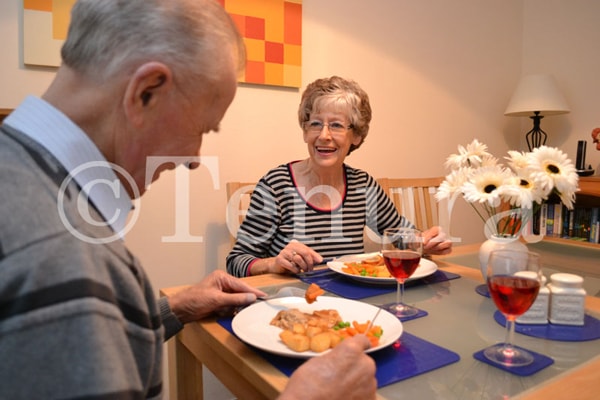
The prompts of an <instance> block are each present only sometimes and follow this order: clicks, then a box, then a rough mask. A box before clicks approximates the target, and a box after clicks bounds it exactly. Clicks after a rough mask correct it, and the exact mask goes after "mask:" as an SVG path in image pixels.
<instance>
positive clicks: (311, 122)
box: [227, 76, 451, 277]
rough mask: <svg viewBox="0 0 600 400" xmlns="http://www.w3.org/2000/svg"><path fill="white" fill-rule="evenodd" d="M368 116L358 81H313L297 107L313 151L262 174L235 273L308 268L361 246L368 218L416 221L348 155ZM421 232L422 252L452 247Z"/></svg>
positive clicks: (388, 223)
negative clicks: (349, 161)
mask: <svg viewBox="0 0 600 400" xmlns="http://www.w3.org/2000/svg"><path fill="white" fill-rule="evenodd" d="M370 121H371V106H370V104H369V97H368V96H367V93H365V91H363V90H362V89H361V88H360V86H358V84H356V82H353V81H350V80H346V79H343V78H340V77H337V76H333V77H331V78H325V79H318V80H316V81H315V82H313V83H311V84H310V85H308V87H307V88H306V90H305V91H304V93H303V94H302V99H301V102H300V107H299V110H298V122H299V124H300V127H301V128H302V135H303V138H304V142H305V143H306V145H307V148H308V158H306V159H304V160H299V161H292V162H290V163H287V164H283V165H280V166H278V167H276V168H274V169H272V170H270V171H269V172H268V173H267V174H266V175H265V176H263V177H262V178H261V179H260V181H259V182H258V184H257V186H256V188H255V190H254V192H253V195H252V198H251V200H250V206H249V209H248V213H247V215H246V218H245V220H244V222H243V223H242V225H241V226H240V229H239V231H238V235H237V241H236V243H235V246H234V247H233V249H232V251H231V252H230V253H229V255H228V256H227V271H228V272H229V273H230V274H232V275H235V276H240V277H242V276H249V275H258V274H264V273H299V272H302V271H310V270H312V268H313V266H314V265H318V264H320V263H322V261H323V258H324V257H337V256H342V255H345V254H360V253H364V243H363V237H364V236H363V232H364V228H365V226H368V227H369V228H371V230H373V231H374V232H377V233H379V234H381V233H382V232H383V231H384V229H386V228H390V227H401V226H412V224H411V222H410V221H408V220H406V219H405V218H404V217H402V216H400V215H398V213H397V211H396V208H395V207H394V205H393V203H392V202H391V200H390V199H389V198H388V197H387V195H386V194H385V193H384V191H383V189H382V188H381V187H380V186H379V185H378V184H377V182H376V181H375V179H374V178H373V177H372V176H370V175H369V174H368V173H366V172H364V171H362V170H359V169H356V168H352V167H350V166H348V165H346V164H345V163H344V161H345V160H346V156H348V155H349V154H351V153H352V152H353V151H354V150H356V149H358V148H359V147H360V146H361V145H362V143H363V142H364V141H365V138H366V137H367V134H368V132H369V123H370ZM424 236H425V246H424V250H425V252H427V253H429V254H446V253H449V252H450V250H451V243H450V241H447V240H445V239H444V236H443V234H441V231H440V229H439V228H438V227H435V228H432V229H430V230H429V231H427V232H425V235H424Z"/></svg>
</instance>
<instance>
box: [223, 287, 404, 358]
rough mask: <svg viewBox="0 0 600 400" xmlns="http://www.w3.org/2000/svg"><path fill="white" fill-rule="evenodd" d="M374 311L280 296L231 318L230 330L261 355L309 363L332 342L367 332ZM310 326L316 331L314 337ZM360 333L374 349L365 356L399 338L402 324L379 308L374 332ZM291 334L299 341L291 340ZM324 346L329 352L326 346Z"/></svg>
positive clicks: (324, 299) (343, 302) (339, 301)
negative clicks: (289, 358) (346, 336)
mask: <svg viewBox="0 0 600 400" xmlns="http://www.w3.org/2000/svg"><path fill="white" fill-rule="evenodd" d="M378 310H380V309H379V308H378V307H375V306H373V305H371V304H368V303H363V302H360V301H356V300H349V299H344V298H341V297H330V296H319V298H318V299H317V300H316V301H315V302H313V303H311V304H308V303H307V302H306V300H305V299H304V298H302V297H282V298H277V299H272V300H268V301H262V302H258V303H254V304H252V305H250V306H248V307H246V308H244V309H243V310H242V311H240V312H239V313H238V314H236V316H235V317H234V318H233V321H232V322H231V327H232V329H233V332H234V333H235V334H236V336H237V337H238V338H240V339H241V340H242V341H243V342H245V343H247V344H249V345H251V346H254V347H257V348H259V349H261V350H264V351H267V352H270V353H273V354H277V355H281V356H288V357H294V358H310V357H315V356H319V355H322V354H325V353H327V352H328V351H330V349H331V348H332V347H331V346H335V343H339V342H338V340H337V339H335V338H336V337H343V336H344V335H349V336H352V334H351V331H352V330H354V331H360V330H361V327H362V328H364V329H363V330H366V329H367V328H368V324H369V322H370V320H371V319H372V318H373V317H374V316H375V315H376V314H377V311H378ZM315 318H317V319H316V320H315ZM328 326H331V327H330V328H327V327H328ZM315 327H317V328H319V329H321V331H319V332H317V331H316V330H314V329H313V328H315ZM284 332H286V333H287V334H286V333H284ZM289 332H291V333H289ZM356 333H357V332H354V334H356ZM364 333H365V334H366V335H367V337H369V338H370V340H371V341H372V344H373V345H372V347H371V348H369V349H367V350H366V352H367V353H370V352H373V351H377V350H379V349H382V348H384V347H387V346H389V345H391V344H392V343H394V342H396V341H397V340H398V338H399V337H400V335H402V323H401V322H400V320H399V319H398V318H396V317H395V316H394V315H392V314H391V313H390V312H389V311H386V310H384V309H381V311H380V312H379V315H378V316H377V319H376V320H375V323H374V324H373V327H372V328H371V329H370V330H369V332H364ZM293 334H297V335H298V336H293V337H292V336H291V335H293ZM372 336H376V338H375V339H374V338H373V337H372ZM327 337H328V338H327ZM307 340H308V343H309V348H308V349H306V345H305V343H306V341H307ZM342 340H343V339H342ZM313 342H314V343H313ZM317 342H318V343H317ZM326 342H328V343H329V347H327V346H325V344H327V343H326ZM313 346H314V347H313ZM313 349H315V350H316V351H315V350H313Z"/></svg>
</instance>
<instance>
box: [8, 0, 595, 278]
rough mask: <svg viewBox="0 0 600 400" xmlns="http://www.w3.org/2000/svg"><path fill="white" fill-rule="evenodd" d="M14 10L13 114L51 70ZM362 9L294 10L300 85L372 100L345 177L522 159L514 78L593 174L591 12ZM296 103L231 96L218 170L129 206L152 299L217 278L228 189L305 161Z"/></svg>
mask: <svg viewBox="0 0 600 400" xmlns="http://www.w3.org/2000/svg"><path fill="white" fill-rule="evenodd" d="M20 4H21V2H20V1H17V0H5V1H2V2H0V37H2V38H3V44H2V53H1V54H2V61H3V62H2V63H1V64H0V108H13V107H15V106H16V105H17V104H18V103H19V102H20V100H21V99H22V97H23V96H25V95H26V94H30V93H31V94H35V95H40V94H41V93H42V92H43V90H44V88H45V87H46V86H47V85H48V84H49V82H50V80H51V79H52V77H53V75H54V70H53V69H44V68H24V67H23V66H22V54H21V50H20V43H21V36H22V35H21V34H20V25H19V22H18V21H19V19H20V18H19V17H20V11H19V7H20ZM369 4H371V9H369V6H366V5H365V2H364V1H362V0H327V1H321V0H304V2H303V16H304V20H303V70H302V73H303V84H304V86H305V85H306V84H307V83H309V82H311V81H312V80H314V79H316V78H319V77H323V76H328V75H332V74H337V75H341V76H344V77H348V78H353V79H355V80H357V81H358V82H359V83H360V84H361V85H362V86H363V87H364V88H365V89H366V90H367V91H368V92H369V94H370V96H371V101H372V106H373V114H374V119H373V122H372V129H371V132H370V134H369V137H368V138H367V141H366V143H365V144H364V145H363V147H362V148H361V149H360V150H359V151H357V152H356V154H353V155H352V156H350V157H349V158H348V159H347V162H348V163H349V164H350V165H352V166H354V167H358V168H363V169H366V170H368V171H369V172H371V173H372V175H374V176H375V177H380V176H389V177H423V176H433V175H442V174H444V169H443V163H444V161H445V159H446V157H447V155H448V154H450V153H451V152H455V151H456V146H457V145H458V144H466V143H467V142H470V141H471V140H472V139H473V138H478V139H479V140H480V141H483V142H485V143H487V144H488V145H489V147H490V150H491V151H492V152H494V153H495V154H496V155H498V156H503V155H504V153H505V151H506V150H507V149H508V148H511V149H521V150H525V149H526V148H525V147H526V144H525V142H524V133H525V132H526V131H528V130H529V129H530V128H531V122H530V121H529V120H528V119H527V118H509V117H504V115H503V112H504V109H505V108H506V105H507V103H508V100H509V98H510V96H511V94H512V91H513V89H514V87H515V86H516V84H517V81H518V80H519V77H520V76H521V74H522V73H534V72H547V73H552V74H554V76H555V77H556V79H557V81H558V82H559V85H560V86H561V88H562V90H563V92H564V94H565V97H566V99H567V101H568V103H569V104H570V106H571V108H572V112H571V113H570V114H567V115H564V116H554V117H548V118H545V119H544V120H543V121H542V127H543V128H544V129H545V130H546V132H547V133H548V135H549V141H548V144H549V145H552V146H558V147H560V148H562V149H563V150H564V151H566V152H567V153H569V154H570V156H571V157H572V158H573V159H574V157H575V149H576V142H577V140H580V139H586V140H588V161H589V163H591V164H592V165H593V166H594V167H595V168H600V152H597V151H595V150H594V149H593V146H592V144H591V141H590V137H589V133H590V131H591V130H592V129H593V128H594V127H596V126H600V115H599V114H600V113H599V112H598V100H597V99H598V93H600V87H599V86H600V80H599V79H598V65H600V52H599V51H598V48H599V47H598V43H600V27H599V26H600V25H598V23H597V16H598V15H600V2H598V1H596V0H569V1H566V0H508V1H505V0H502V1H501V0H492V1H480V0H457V1H446V0H423V1H412V0H378V1H374V2H371V3H369ZM300 92H301V91H299V90H294V89H281V88H274V87H263V86H247V85H245V86H240V88H239V90H238V94H237V97H236V99H235V100H234V103H233V104H232V106H231V108H230V110H229V112H228V114H227V115H226V116H225V119H224V120H223V122H222V125H221V132H220V133H218V134H213V135H210V136H209V137H207V138H206V139H205V142H204V145H203V148H202V155H203V156H210V157H211V159H212V160H216V161H217V165H218V176H217V177H216V178H215V180H214V181H213V179H212V177H211V175H210V171H209V168H201V169H200V170H197V171H193V172H192V173H191V174H190V176H189V177H187V176H183V177H180V178H178V179H185V180H186V181H187V180H188V179H189V190H190V194H189V197H188V196H186V195H185V192H184V191H182V190H181V186H180V185H179V183H178V187H179V188H180V189H179V191H178V193H179V197H178V198H177V200H176V196H175V194H174V192H175V181H176V172H169V173H165V174H163V175H164V176H163V177H162V178H161V180H159V181H158V182H157V183H155V184H154V185H153V186H152V187H151V189H150V190H149V191H148V193H147V194H146V195H145V196H144V197H143V199H142V200H141V201H140V202H139V204H138V207H139V210H140V216H139V219H137V221H136V224H135V226H134V228H133V230H132V231H131V232H130V233H129V234H128V235H127V242H128V244H129V245H130V247H131V248H132V250H133V251H134V252H135V253H136V254H137V255H138V256H139V257H140V258H141V259H142V261H143V263H144V264H145V266H146V268H147V270H148V272H149V275H150V277H151V279H152V281H153V284H154V286H155V287H156V288H159V287H164V286H172V285H179V284H186V283H190V282H193V281H196V280H198V279H199V278H200V277H201V276H203V275H204V274H205V273H206V272H209V271H211V270H214V269H216V268H222V267H223V266H224V258H225V256H226V254H227V251H228V248H229V239H228V231H227V228H226V226H225V201H226V200H225V182H227V181H228V180H257V179H258V178H259V177H260V176H261V175H262V174H264V173H265V172H266V171H267V170H268V169H269V168H271V167H273V166H275V165H278V164H280V163H284V162H286V161H289V160H292V159H300V158H303V157H305V156H306V148H305V145H304V143H303V142H302V137H301V132H300V129H299V128H298V126H297V123H296V109H297V104H298V102H299V97H300ZM214 171H215V170H214V169H213V170H212V172H214ZM177 172H180V171H177ZM182 193H183V195H182ZM176 201H178V203H177V210H178V211H179V214H176V212H175V210H176ZM186 202H189V204H190V205H191V206H190V207H188V206H187V205H186ZM458 208H459V209H458V210H457V212H456V213H454V214H453V222H454V224H453V225H452V234H453V235H454V236H457V237H461V238H462V239H463V240H464V241H465V242H467V243H470V242H475V241H479V240H481V239H482V237H483V235H482V224H481V223H480V222H479V221H478V220H477V219H476V217H475V215H474V213H473V212H471V210H470V209H469V207H468V206H467V205H465V204H464V203H462V204H460V205H459V207H458ZM188 215H189V229H188V227H187V226H184V228H183V232H189V233H190V234H191V235H195V236H202V237H203V242H190V243H181V242H179V243H177V242H175V243H170V242H165V241H164V240H163V239H162V238H163V237H164V236H173V235H174V233H175V226H176V224H175V222H174V221H175V218H176V216H178V217H180V218H181V217H187V216H188ZM182 226H183V225H181V224H180V225H179V226H178V227H179V228H180V229H181V227H182Z"/></svg>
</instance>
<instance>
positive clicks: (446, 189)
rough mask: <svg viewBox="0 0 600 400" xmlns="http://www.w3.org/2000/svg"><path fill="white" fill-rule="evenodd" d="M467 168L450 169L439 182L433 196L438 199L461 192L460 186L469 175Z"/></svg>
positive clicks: (447, 197)
mask: <svg viewBox="0 0 600 400" xmlns="http://www.w3.org/2000/svg"><path fill="white" fill-rule="evenodd" d="M469 173H470V169H469V168H459V169H455V170H454V171H452V172H451V173H450V174H449V175H448V176H446V178H445V179H444V181H443V182H442V183H441V184H440V186H439V188H438V190H437V192H436V193H435V198H436V199H437V200H438V201H441V200H443V199H449V198H451V197H452V196H453V195H454V194H455V193H462V186H463V185H464V183H465V182H466V181H467V179H468V177H469Z"/></svg>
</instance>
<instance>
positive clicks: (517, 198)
mask: <svg viewBox="0 0 600 400" xmlns="http://www.w3.org/2000/svg"><path fill="white" fill-rule="evenodd" d="M499 190H500V196H502V198H504V199H506V200H507V201H508V202H509V203H510V205H511V206H512V207H517V208H526V209H528V210H531V209H532V208H533V205H534V204H536V203H537V204H539V203H541V202H542V200H543V199H544V198H545V196H546V194H545V193H544V192H543V190H542V188H541V187H540V185H536V184H535V181H534V180H533V179H532V178H530V177H529V176H526V175H516V176H514V177H513V178H512V179H510V180H509V181H508V182H507V183H506V185H504V186H502V187H501V188H500V189H499Z"/></svg>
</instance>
